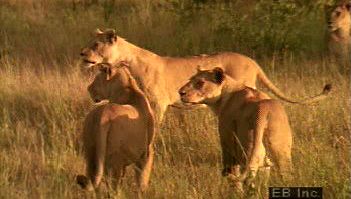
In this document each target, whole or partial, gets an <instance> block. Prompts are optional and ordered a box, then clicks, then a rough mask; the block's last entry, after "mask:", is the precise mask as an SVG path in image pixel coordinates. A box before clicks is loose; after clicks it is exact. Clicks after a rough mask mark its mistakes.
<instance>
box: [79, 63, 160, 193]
mask: <svg viewBox="0 0 351 199" xmlns="http://www.w3.org/2000/svg"><path fill="white" fill-rule="evenodd" d="M100 71H101V72H100V74H98V75H97V76H96V77H95V79H94V81H93V83H92V84H91V85H90V86H89V87H88V91H89V93H90V96H91V98H92V99H93V100H94V101H95V102H97V103H98V102H100V101H102V100H105V99H107V100H109V101H110V103H108V104H105V105H101V106H98V107H97V108H95V109H94V110H92V111H91V112H90V113H89V114H88V116H87V117H86V119H85V122H84V131H83V144H84V152H85V159H86V165H87V168H86V176H83V175H79V176H77V182H78V184H80V185H81V186H82V187H83V188H86V189H88V190H93V189H94V188H97V187H98V186H99V184H100V182H101V179H102V177H103V174H104V172H105V171H107V173H108V174H109V175H111V176H112V179H113V182H114V183H113V184H114V186H115V188H116V186H117V185H118V182H119V179H120V177H121V176H122V175H123V173H124V171H125V168H126V166H128V165H130V164H133V163H134V164H135V166H136V167H135V168H136V169H135V172H136V176H137V181H138V184H139V187H140V190H141V191H144V190H145V189H146V188H147V186H148V182H149V177H150V172H151V167H152V163H153V153H154V152H153V146H152V144H153V139H154V123H155V122H154V114H153V111H152V110H151V108H150V104H149V101H148V100H147V98H146V97H145V95H144V93H143V92H142V91H141V90H140V89H139V87H138V86H137V84H136V82H135V80H134V79H133V77H132V76H131V74H130V73H129V70H128V69H127V68H126V67H124V66H122V67H112V66H110V65H106V64H104V65H100Z"/></svg>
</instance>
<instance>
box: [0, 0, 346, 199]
mask: <svg viewBox="0 0 351 199" xmlns="http://www.w3.org/2000/svg"><path fill="white" fill-rule="evenodd" d="M0 2H1V4H0V25H1V27H2V28H1V30H0V82H1V83H0V198H91V197H99V194H101V195H102V196H106V193H104V192H102V193H98V195H95V194H93V193H85V192H84V191H82V190H81V189H80V188H79V187H78V186H77V185H76V184H75V179H74V177H75V175H76V174H81V173H83V172H84V161H83V158H82V151H81V141H80V139H79V138H80V133H81V130H82V121H83V119H84V117H85V115H86V114H87V113H88V112H89V110H91V109H92V105H91V103H90V100H89V97H88V94H87V92H86V89H85V88H86V86H87V85H88V84H89V80H88V79H87V78H85V77H84V76H83V75H82V74H80V71H79V69H78V66H77V60H78V54H79V49H80V48H81V47H83V46H84V45H86V43H87V42H88V41H89V39H90V38H91V34H90V32H91V31H92V30H94V29H95V28H96V27H115V28H117V29H118V32H119V34H120V35H122V36H124V37H126V38H127V39H128V40H130V41H131V42H133V43H135V44H137V45H139V46H142V47H145V48H148V49H152V50H153V51H155V52H157V53H160V54H163V55H175V56H180V55H188V54H189V55H191V54H197V53H211V52H216V51H225V50H232V51H234V50H235V51H238V52H241V53H245V54H247V55H250V56H253V57H256V58H259V60H258V61H259V63H260V64H261V65H262V66H263V68H264V70H265V72H266V73H267V74H268V76H269V77H270V79H271V80H272V81H273V82H274V83H275V84H276V85H278V87H279V88H281V89H282V90H283V91H284V92H285V93H287V95H289V96H293V97H301V96H306V95H312V94H316V93H319V92H320V91H321V89H322V85H323V84H325V83H332V84H333V93H332V94H331V97H330V98H327V99H326V100H324V101H322V102H320V103H318V104H316V105H314V106H300V105H289V104H284V105H285V108H286V109H287V112H288V115H289V118H290V124H291V126H292V129H293V131H294V145H293V163H294V179H293V180H292V181H291V182H289V183H288V184H285V185H286V186H287V185H291V186H322V187H323V188H324V196H325V198H350V196H351V190H350V183H351V182H350V153H349V150H350V134H349V133H350V128H351V126H350V101H349V99H350V89H349V86H350V78H349V75H348V72H349V66H348V67H347V66H345V67H340V66H337V65H336V64H334V63H331V62H329V61H327V59H324V58H321V55H323V45H324V44H323V23H324V20H323V14H322V12H321V11H320V10H318V9H317V7H316V8H315V10H313V11H311V12H310V13H307V14H306V11H307V9H308V8H309V7H301V6H300V7H297V8H295V7H294V6H292V5H270V4H269V3H266V2H263V3H262V2H259V3H256V2H255V1H249V2H250V3H249V4H246V3H245V2H243V1H233V2H232V3H230V4H226V3H225V2H224V1H223V2H222V1H217V3H211V2H207V3H201V1H196V3H195V4H192V3H191V1H161V0H160V1H137V0H133V1H68V0H56V1H46V0H38V1H29V0H26V1H15V0H3V1H0ZM73 2H76V3H73ZM113 2H114V3H113ZM194 2H195V1H194ZM268 2H270V1H268ZM234 5H235V6H239V5H245V7H243V9H235V8H237V7H233V6H234ZM272 6H276V7H275V8H274V9H273V7H272ZM289 6H290V7H289ZM291 6H292V7H291ZM272 9H273V10H274V12H271V13H270V12H269V10H272ZM286 9H287V10H288V11H289V10H292V11H296V10H297V11H299V14H300V15H301V16H305V18H301V17H298V16H295V14H291V15H287V16H285V17H287V18H288V19H284V18H283V19H280V20H278V21H276V19H275V18H274V16H275V15H282V13H281V12H282V11H284V10H286ZM295 9H296V10H295ZM259 16H261V18H260V17H259ZM256 20H257V21H256ZM291 20H293V21H294V23H295V24H293V25H292V24H290V23H291ZM255 21H256V22H255ZM245 22H247V23H245ZM248 22H250V23H248ZM263 24H265V25H264V26H263ZM279 24H280V25H279ZM268 26H270V27H274V28H275V29H276V30H273V29H269V28H267V27H268ZM292 26H293V27H294V28H293V29H292V30H290V29H286V28H290V27H292ZM259 30H261V31H262V32H261V33H259V32H260V31H259ZM278 30H279V31H278ZM272 35H274V38H276V40H274V39H272ZM283 38H285V39H283ZM274 42H275V43H274ZM220 171H221V156H220V146H219V141H218V133H217V129H216V118H215V117H214V115H213V114H212V113H211V112H210V111H209V110H206V109H204V110H197V111H180V110H178V109H171V108H170V110H169V111H168V112H167V114H166V118H165V121H164V122H163V124H162V129H161V133H160V134H159V135H158V137H157V140H156V160H155V165H154V169H153V173H152V177H151V184H150V189H149V191H148V192H147V193H146V195H145V197H146V198H235V196H234V195H233V192H232V190H231V188H230V186H229V183H228V182H227V181H226V179H224V178H222V177H221V175H220ZM132 173H133V172H132V170H131V169H129V170H128V172H127V174H126V177H125V178H124V180H123V183H122V186H121V189H120V192H119V193H118V194H119V195H118V197H119V198H134V197H135V196H136V194H135V188H136V185H135V184H134V179H133V178H132ZM270 185H271V186H274V185H282V184H281V182H279V180H278V179H277V178H275V177H273V178H272V179H271V180H270Z"/></svg>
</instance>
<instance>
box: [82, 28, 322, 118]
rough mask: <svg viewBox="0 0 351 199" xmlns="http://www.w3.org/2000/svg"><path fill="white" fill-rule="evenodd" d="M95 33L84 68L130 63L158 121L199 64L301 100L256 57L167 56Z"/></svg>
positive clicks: (84, 52) (84, 55)
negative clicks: (280, 86) (274, 79)
mask: <svg viewBox="0 0 351 199" xmlns="http://www.w3.org/2000/svg"><path fill="white" fill-rule="evenodd" d="M95 34H96V41H94V42H93V43H92V45H91V46H89V47H86V48H83V49H82V51H81V53H80V55H81V58H82V67H83V68H85V69H92V68H94V65H96V64H98V63H110V64H112V65H114V64H116V63H119V62H125V63H126V64H128V65H129V69H130V72H131V74H132V75H133V76H134V77H135V78H137V80H138V83H139V86H140V88H141V89H142V90H143V91H144V92H145V94H146V95H147V97H148V99H149V100H150V103H151V105H152V108H153V109H154V111H155V113H156V120H157V121H158V122H160V121H162V118H163V115H164V113H165V111H166V109H167V107H168V106H169V105H172V104H175V103H177V102H180V98H179V96H178V90H179V88H180V87H181V86H182V85H184V84H185V83H186V82H187V80H188V79H189V78H190V77H191V76H192V75H194V74H195V73H196V71H197V67H198V66H199V65H201V66H202V67H204V68H206V67H207V69H211V68H213V66H218V67H220V68H222V69H223V70H224V71H225V73H226V74H227V75H228V76H230V77H231V78H233V79H235V80H237V81H240V82H242V83H243V84H245V85H247V86H249V87H252V88H256V80H257V79H259V80H260V82H262V83H263V85H264V86H265V87H267V88H268V89H269V90H270V91H272V92H273V93H274V94H275V95H276V96H277V97H278V98H280V99H282V100H285V101H287V102H290V103H299V102H300V101H299V100H296V99H290V98H288V97H286V96H285V95H284V94H283V93H282V92H281V91H280V90H279V89H278V88H277V87H276V86H274V84H273V83H272V82H271V81H270V80H269V79H268V77H267V76H266V75H265V73H264V72H263V70H262V69H261V67H260V66H259V65H258V64H257V63H256V62H255V61H254V60H252V59H251V58H249V57H247V56H244V55H241V54H238V53H234V52H222V53H218V54H213V55H201V56H192V57H163V56H159V55H157V54H155V53H153V52H151V51H148V50H146V49H143V48H140V47H137V46H135V45H133V44H132V43H129V42H127V41H126V40H125V39H123V38H121V37H119V36H117V35H116V32H115V30H112V29H109V30H106V31H101V30H99V29H97V30H96V33H95ZM319 97H321V96H319Z"/></svg>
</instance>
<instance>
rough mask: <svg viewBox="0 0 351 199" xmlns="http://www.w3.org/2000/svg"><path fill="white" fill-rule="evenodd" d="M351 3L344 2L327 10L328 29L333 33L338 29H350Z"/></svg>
mask: <svg viewBox="0 0 351 199" xmlns="http://www.w3.org/2000/svg"><path fill="white" fill-rule="evenodd" d="M350 12H351V1H349V2H347V3H346V2H343V3H341V4H338V5H336V6H334V7H329V8H328V9H327V21H328V29H329V31H331V32H333V31H336V30H338V29H345V28H350V24H351V18H350Z"/></svg>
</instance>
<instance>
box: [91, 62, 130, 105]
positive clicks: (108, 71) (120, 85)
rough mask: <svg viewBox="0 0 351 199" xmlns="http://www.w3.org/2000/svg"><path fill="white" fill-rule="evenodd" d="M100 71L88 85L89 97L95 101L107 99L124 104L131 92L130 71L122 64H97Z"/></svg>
mask: <svg viewBox="0 0 351 199" xmlns="http://www.w3.org/2000/svg"><path fill="white" fill-rule="evenodd" d="M98 67H99V70H100V73H99V74H98V75H96V77H95V79H94V81H93V82H92V83H91V84H90V85H89V86H88V91H89V94H90V97H91V98H92V100H93V101H94V102H95V103H99V102H101V101H102V100H109V101H110V102H113V103H118V104H126V103H128V102H129V101H130V97H131V94H132V91H131V88H130V73H129V71H128V69H127V68H126V67H125V66H123V65H119V66H112V65H110V64H99V65H98Z"/></svg>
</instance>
